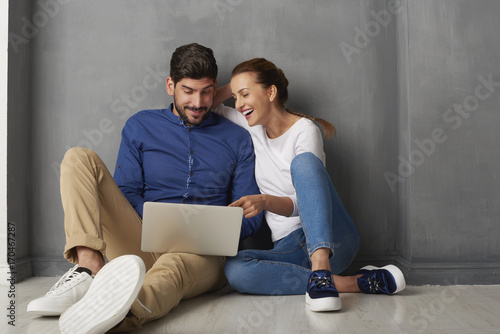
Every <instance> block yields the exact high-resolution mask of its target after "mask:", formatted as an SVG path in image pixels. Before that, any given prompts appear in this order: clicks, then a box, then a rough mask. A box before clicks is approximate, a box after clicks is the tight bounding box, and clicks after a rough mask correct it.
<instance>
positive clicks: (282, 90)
mask: <svg viewBox="0 0 500 334" xmlns="http://www.w3.org/2000/svg"><path fill="white" fill-rule="evenodd" d="M245 72H251V73H254V74H255V78H256V82H257V83H258V84H260V85H262V87H264V88H269V87H271V86H273V85H274V86H275V87H276V89H277V91H278V94H277V95H278V102H279V103H280V105H281V106H282V107H283V108H284V109H285V110H286V111H287V112H289V113H290V114H293V115H297V116H300V117H305V118H307V119H310V120H312V121H316V122H317V123H318V124H319V125H321V127H322V128H323V131H324V134H325V136H326V137H327V138H330V137H331V136H332V135H335V132H336V130H335V127H334V126H333V124H331V123H330V122H328V121H325V120H324V119H322V118H316V117H312V116H309V115H305V114H302V113H299V112H296V111H292V110H289V109H287V108H286V107H285V103H286V101H287V100H288V79H287V78H286V77H285V74H284V73H283V71H282V70H281V69H280V68H277V67H276V65H274V64H273V63H272V62H270V61H269V60H267V59H264V58H254V59H250V60H247V61H244V62H242V63H240V64H238V65H237V66H236V67H235V68H234V69H233V71H232V72H231V77H234V76H236V75H238V74H240V73H245Z"/></svg>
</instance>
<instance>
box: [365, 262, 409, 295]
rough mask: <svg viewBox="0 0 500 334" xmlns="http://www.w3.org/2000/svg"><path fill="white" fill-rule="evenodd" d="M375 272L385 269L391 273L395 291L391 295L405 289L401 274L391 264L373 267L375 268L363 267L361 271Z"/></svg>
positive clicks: (403, 278) (403, 277)
mask: <svg viewBox="0 0 500 334" xmlns="http://www.w3.org/2000/svg"><path fill="white" fill-rule="evenodd" d="M363 269H364V270H376V269H385V270H387V271H388V272H390V273H391V275H392V277H394V281H395V282H396V291H394V292H393V293H391V295H394V294H396V293H398V292H400V291H403V290H404V289H405V288H406V281H405V276H404V275H403V272H402V271H401V270H400V269H399V268H398V267H396V266H395V265H393V264H389V265H387V266H383V267H375V266H364V267H363V268H361V270H363Z"/></svg>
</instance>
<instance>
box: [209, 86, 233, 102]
mask: <svg viewBox="0 0 500 334" xmlns="http://www.w3.org/2000/svg"><path fill="white" fill-rule="evenodd" d="M230 97H231V86H229V84H227V85H224V86H222V87H219V88H217V91H216V93H215V96H214V100H213V104H212V106H213V107H214V108H216V107H218V106H219V104H221V103H222V102H224V101H226V100H228V99H229V98H230Z"/></svg>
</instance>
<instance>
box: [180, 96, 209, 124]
mask: <svg viewBox="0 0 500 334" xmlns="http://www.w3.org/2000/svg"><path fill="white" fill-rule="evenodd" d="M174 107H175V110H177V113H178V114H179V116H180V117H181V118H182V120H183V121H184V123H185V124H187V125H190V126H198V125H200V124H201V123H202V122H203V121H204V120H206V119H207V118H208V116H209V115H210V108H208V107H200V108H194V107H189V106H183V107H181V106H180V105H178V104H177V101H176V100H175V96H174ZM186 110H191V111H207V112H206V113H205V114H204V115H203V117H200V118H197V119H190V118H189V117H188V115H187V113H186Z"/></svg>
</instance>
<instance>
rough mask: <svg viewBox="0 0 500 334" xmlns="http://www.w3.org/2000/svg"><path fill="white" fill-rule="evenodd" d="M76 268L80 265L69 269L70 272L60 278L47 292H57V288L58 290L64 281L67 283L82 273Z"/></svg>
mask: <svg viewBox="0 0 500 334" xmlns="http://www.w3.org/2000/svg"><path fill="white" fill-rule="evenodd" d="M76 268H78V265H75V266H74V267H73V268H71V269H70V270H68V272H67V273H66V274H64V275H63V276H62V277H61V278H60V279H59V281H57V283H56V284H54V286H53V287H52V288H50V290H49V292H47V294H50V293H54V292H56V290H58V289H59V288H60V287H62V286H63V285H64V283H66V282H67V281H71V280H72V279H73V278H75V277H77V276H78V275H81V273H79V272H75V270H76Z"/></svg>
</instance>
